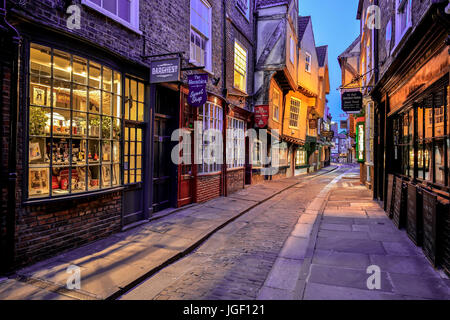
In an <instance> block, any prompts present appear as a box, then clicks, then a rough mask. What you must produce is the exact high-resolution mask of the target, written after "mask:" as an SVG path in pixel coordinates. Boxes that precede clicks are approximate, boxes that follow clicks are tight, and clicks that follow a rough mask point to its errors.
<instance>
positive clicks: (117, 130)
mask: <svg viewBox="0 0 450 320" xmlns="http://www.w3.org/2000/svg"><path fill="white" fill-rule="evenodd" d="M121 128H122V126H121V120H120V119H116V118H114V119H113V139H114V140H119V139H120V135H121V130H122V129H121Z"/></svg>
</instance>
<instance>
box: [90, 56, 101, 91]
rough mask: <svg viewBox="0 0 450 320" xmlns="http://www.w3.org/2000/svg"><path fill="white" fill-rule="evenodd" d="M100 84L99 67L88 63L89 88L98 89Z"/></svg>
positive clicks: (93, 63)
mask: <svg viewBox="0 0 450 320" xmlns="http://www.w3.org/2000/svg"><path fill="white" fill-rule="evenodd" d="M100 84H101V67H100V65H99V64H97V63H95V62H92V61H89V86H90V87H93V88H100Z"/></svg>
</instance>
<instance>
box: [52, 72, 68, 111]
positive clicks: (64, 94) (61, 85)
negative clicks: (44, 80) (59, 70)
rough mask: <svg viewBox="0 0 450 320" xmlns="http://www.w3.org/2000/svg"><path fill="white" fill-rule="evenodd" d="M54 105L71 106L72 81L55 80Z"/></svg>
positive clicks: (66, 107) (65, 107) (58, 106)
mask: <svg viewBox="0 0 450 320" xmlns="http://www.w3.org/2000/svg"><path fill="white" fill-rule="evenodd" d="M53 106H54V107H56V108H64V109H69V108H70V82H66V81H60V80H56V79H55V80H53Z"/></svg>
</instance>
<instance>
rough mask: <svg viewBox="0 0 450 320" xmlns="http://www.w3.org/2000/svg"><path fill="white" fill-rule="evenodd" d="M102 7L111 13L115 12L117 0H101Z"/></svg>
mask: <svg viewBox="0 0 450 320" xmlns="http://www.w3.org/2000/svg"><path fill="white" fill-rule="evenodd" d="M103 8H105V9H106V10H108V11H109V12H111V13H113V14H117V0H103Z"/></svg>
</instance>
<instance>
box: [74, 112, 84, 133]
mask: <svg viewBox="0 0 450 320" xmlns="http://www.w3.org/2000/svg"><path fill="white" fill-rule="evenodd" d="M86 123H87V122H86V114H85V113H81V112H74V113H73V118H72V136H73V137H86V135H87V125H86Z"/></svg>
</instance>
